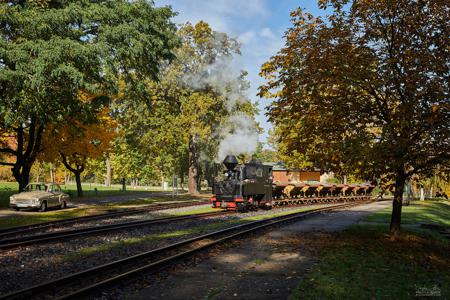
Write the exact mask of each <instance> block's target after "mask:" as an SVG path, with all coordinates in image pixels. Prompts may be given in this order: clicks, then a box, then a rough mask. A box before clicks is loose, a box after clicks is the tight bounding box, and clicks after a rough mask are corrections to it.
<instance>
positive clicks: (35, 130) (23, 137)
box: [0, 117, 44, 192]
mask: <svg viewBox="0 0 450 300" xmlns="http://www.w3.org/2000/svg"><path fill="white" fill-rule="evenodd" d="M28 125H29V126H27V127H26V128H27V129H25V127H24V126H23V125H20V126H19V127H17V128H15V129H14V131H15V132H16V134H17V136H16V142H17V147H16V148H15V149H13V148H10V147H5V148H0V153H6V154H7V155H11V156H13V157H16V161H15V162H4V161H0V165H3V166H10V167H12V168H11V172H12V174H13V176H14V178H15V179H16V181H17V183H18V184H19V192H22V191H23V189H24V188H25V187H26V186H27V185H28V183H29V181H30V172H31V167H32V166H33V164H34V162H35V161H36V158H37V155H38V153H39V152H40V151H41V150H42V149H41V143H42V133H43V131H44V127H43V126H42V125H39V124H37V122H36V118H35V117H31V118H30V123H29V124H28ZM25 130H27V131H28V132H27V133H26V132H25Z"/></svg>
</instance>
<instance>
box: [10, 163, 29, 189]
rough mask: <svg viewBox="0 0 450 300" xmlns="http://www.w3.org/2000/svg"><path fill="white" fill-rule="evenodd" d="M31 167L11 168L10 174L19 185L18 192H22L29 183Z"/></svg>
mask: <svg viewBox="0 0 450 300" xmlns="http://www.w3.org/2000/svg"><path fill="white" fill-rule="evenodd" d="M30 171H31V167H29V166H27V165H23V166H22V167H21V168H20V167H19V168H13V169H12V173H13V176H14V178H15V179H16V181H17V183H18V184H19V192H22V191H23V190H24V189H25V187H26V186H27V185H28V183H29V182H30Z"/></svg>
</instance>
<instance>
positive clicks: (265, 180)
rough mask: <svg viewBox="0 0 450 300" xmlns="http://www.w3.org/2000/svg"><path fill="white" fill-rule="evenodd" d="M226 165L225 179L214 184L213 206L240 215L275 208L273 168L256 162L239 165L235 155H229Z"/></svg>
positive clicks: (253, 160)
mask: <svg viewBox="0 0 450 300" xmlns="http://www.w3.org/2000/svg"><path fill="white" fill-rule="evenodd" d="M223 164H224V165H225V167H226V168H227V170H226V171H225V173H224V176H225V179H224V180H221V181H215V182H214V185H213V194H214V196H213V197H211V202H212V205H213V207H216V208H225V209H228V210H238V211H241V212H244V211H247V210H254V209H257V208H265V209H270V208H271V207H272V166H268V165H263V164H262V163H261V162H260V161H258V160H256V159H252V160H251V161H250V162H249V163H246V164H242V165H239V164H238V161H237V159H236V157H235V156H234V155H227V156H226V157H225V159H224V161H223Z"/></svg>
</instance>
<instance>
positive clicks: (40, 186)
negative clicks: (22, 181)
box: [25, 183, 47, 192]
mask: <svg viewBox="0 0 450 300" xmlns="http://www.w3.org/2000/svg"><path fill="white" fill-rule="evenodd" d="M46 190H47V186H46V185H45V184H36V183H32V184H29V185H27V187H26V188H25V192H33V191H46Z"/></svg>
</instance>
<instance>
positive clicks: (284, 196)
mask: <svg viewBox="0 0 450 300" xmlns="http://www.w3.org/2000/svg"><path fill="white" fill-rule="evenodd" d="M223 164H224V165H225V167H226V169H227V170H226V171H225V172H224V176H225V178H224V179H223V180H219V181H215V182H214V184H213V196H212V197H211V203H212V207H213V208H223V209H227V210H237V211H240V212H246V211H248V210H257V209H258V208H262V209H271V208H272V207H273V206H281V205H293V204H306V203H329V202H342V201H357V200H368V199H370V198H371V192H372V190H373V188H374V187H375V186H374V185H371V184H351V185H348V184H317V183H315V184H308V183H304V182H295V181H294V182H293V181H288V182H281V181H277V180H276V181H274V178H273V173H272V166H269V165H264V164H262V163H261V162H260V161H258V160H256V159H252V160H251V161H250V162H248V163H246V164H242V165H239V164H238V161H237V159H236V157H235V156H234V155H227V156H226V157H225V159H224V161H223Z"/></svg>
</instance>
